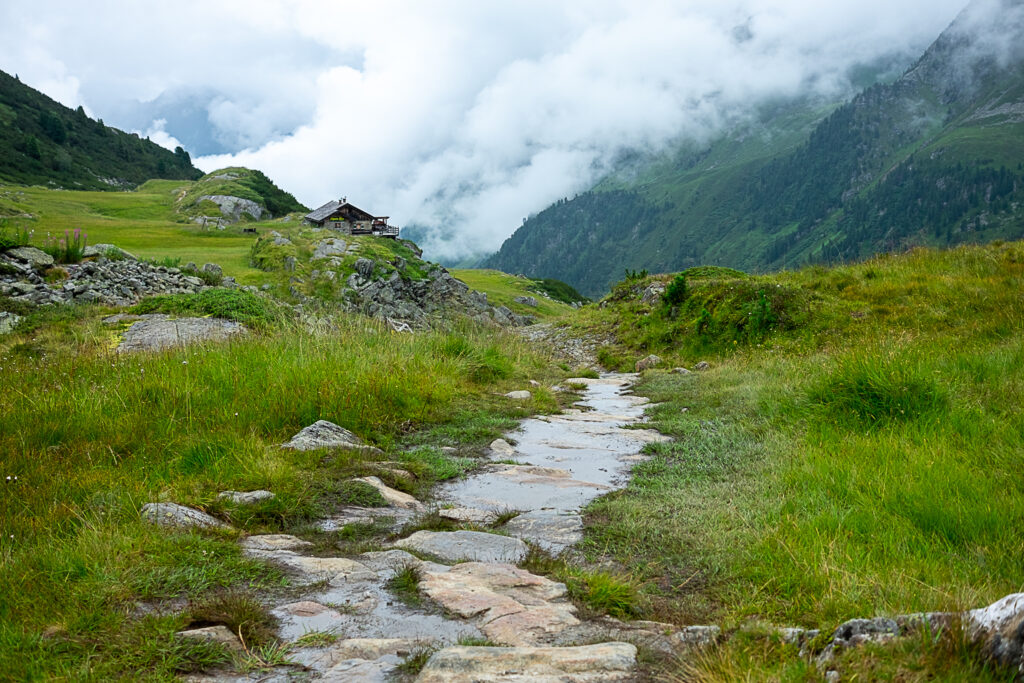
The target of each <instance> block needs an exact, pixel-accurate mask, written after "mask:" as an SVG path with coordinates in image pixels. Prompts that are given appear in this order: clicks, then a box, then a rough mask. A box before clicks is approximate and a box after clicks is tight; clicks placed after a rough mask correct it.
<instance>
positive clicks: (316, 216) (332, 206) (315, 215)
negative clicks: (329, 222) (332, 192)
mask: <svg viewBox="0 0 1024 683" xmlns="http://www.w3.org/2000/svg"><path fill="white" fill-rule="evenodd" d="M345 207H349V209H351V213H354V214H357V215H361V216H362V217H363V218H362V219H363V220H372V219H373V214H371V213H369V212H367V211H363V210H362V209H360V208H359V207H358V206H355V205H354V204H350V203H349V202H342V201H338V200H331V201H329V202H327V203H326V204H324V205H323V206H321V207H319V208H317V209H313V210H312V211H310V212H309V213H307V214H306V219H307V220H310V221H315V222H319V221H322V220H325V219H326V218H327V217H328V216H330V215H331V214H333V213H335V212H337V211H338V210H340V209H343V208H345Z"/></svg>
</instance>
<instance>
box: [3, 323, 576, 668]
mask: <svg viewBox="0 0 1024 683" xmlns="http://www.w3.org/2000/svg"><path fill="white" fill-rule="evenodd" d="M74 310H75V311H76V312H77V313H76V316H74V317H73V318H74V319H70V320H68V321H65V324H64V325H62V326H61V325H51V326H49V327H46V328H43V329H37V330H36V331H34V332H33V333H32V335H19V336H15V337H14V338H13V339H11V338H6V339H5V346H4V347H2V348H0V452H2V453H4V458H3V471H2V472H0V486H3V487H4V488H3V492H4V493H3V496H0V531H2V538H0V595H3V596H4V598H3V600H0V671H3V672H4V674H3V676H0V677H8V676H9V677H11V678H12V679H18V680H39V679H48V680H49V679H75V680H112V679H115V678H120V677H122V676H124V675H126V673H127V672H130V675H131V676H132V678H133V679H136V680H142V679H146V680H154V679H155V680H169V679H171V678H173V676H174V674H175V673H180V672H183V671H189V670H195V669H196V668H199V667H201V666H203V665H207V666H208V665H209V664H210V663H211V661H212V662H214V663H215V662H216V661H217V660H218V658H219V659H223V658H224V653H223V652H222V651H219V650H217V649H216V648H213V649H211V648H209V647H206V646H196V645H187V644H184V643H182V642H180V641H177V640H175V639H174V637H173V633H174V632H175V631H176V630H179V629H181V628H183V627H184V626H186V625H187V624H188V621H189V619H188V617H187V610H185V609H183V608H182V604H181V603H178V604H177V605H172V604H171V603H168V602H167V601H169V600H175V599H180V598H185V599H191V598H195V597H196V596H198V595H199V594H200V593H203V592H205V591H208V590H215V591H216V590H223V589H224V587H227V586H234V587H235V590H236V591H240V593H241V595H243V596H245V595H248V594H249V592H250V591H252V590H259V591H263V592H265V591H274V590H283V589H284V588H283V587H284V584H285V583H286V582H285V581H284V580H283V579H282V577H281V575H280V574H278V573H277V572H276V571H275V570H272V569H268V568H267V567H266V566H265V565H262V564H261V563H257V562H254V561H250V560H248V559H245V558H244V557H242V555H241V554H240V550H239V548H238V546H237V544H236V543H235V540H236V537H237V535H238V534H237V533H236V532H208V533H194V532H193V533H188V532H178V533H171V532H166V531H158V530H155V529H153V528H152V527H151V526H149V525H148V524H145V523H143V522H142V521H141V520H140V518H139V509H140V507H141V506H142V505H143V504H144V503H146V502H149V501H175V502H180V503H184V504H188V505H193V506H197V507H199V508H203V509H207V510H210V511H213V512H216V513H217V514H219V515H220V516H221V517H222V518H223V519H227V520H230V521H231V522H232V523H233V524H234V526H236V527H237V528H239V529H243V530H244V531H246V532H249V533H260V532H264V533H265V532H274V531H287V532H289V533H299V534H303V535H305V536H306V537H308V538H312V539H313V540H316V541H317V542H318V543H322V544H323V545H322V547H323V548H325V549H326V548H332V549H333V551H334V552H337V548H336V547H335V545H334V544H335V543H336V542H337V541H339V540H341V539H342V538H344V536H342V535H335V536H329V537H327V536H323V534H322V533H319V532H316V531H315V530H314V529H312V527H311V526H310V525H309V522H310V520H312V519H316V518H319V517H322V516H324V515H326V514H328V513H329V512H331V511H332V510H334V509H336V508H337V507H338V506H340V505H344V504H346V503H360V504H374V499H375V497H374V496H372V495H369V494H372V491H367V490H364V488H365V487H363V488H360V487H359V486H357V485H355V484H352V483H351V482H350V481H348V480H349V479H350V478H351V477H353V476H364V475H367V474H377V475H378V476H382V477H385V478H386V479H388V481H389V483H391V484H392V485H394V486H402V487H404V488H405V490H409V486H410V484H409V483H408V482H406V483H404V484H403V483H402V481H401V480H399V479H397V478H389V475H388V474H387V473H386V472H383V471H382V470H381V469H380V468H379V467H378V466H376V465H375V464H374V462H373V461H374V460H376V459H381V460H401V461H402V462H403V467H407V468H408V469H409V470H410V471H413V472H415V473H416V475H417V480H416V483H415V484H414V486H419V487H428V486H429V485H430V484H431V483H433V482H434V481H436V480H437V479H440V478H446V477H451V476H457V475H458V474H460V473H462V472H464V471H465V470H466V468H467V467H469V466H472V462H473V461H472V460H471V459H468V458H455V457H449V456H446V455H444V454H442V453H441V452H440V451H438V450H436V449H434V448H431V447H430V446H429V444H430V443H431V442H430V440H429V439H427V440H426V444H427V445H426V446H424V447H421V448H419V449H417V450H415V451H411V452H407V451H406V450H404V448H401V447H400V446H399V443H400V441H401V440H402V439H406V438H407V437H406V436H404V435H406V434H408V433H410V432H414V431H416V430H424V429H426V428H433V429H434V430H437V431H438V433H440V434H444V435H456V436H457V438H458V439H459V444H460V447H463V448H465V447H467V446H470V447H471V446H474V445H479V444H481V443H482V444H485V443H487V442H489V440H491V439H493V438H495V437H496V436H498V435H499V434H500V430H501V429H507V428H509V426H510V419H509V418H515V417H521V416H525V415H526V414H528V413H531V412H535V411H537V410H540V411H546V410H551V409H553V408H554V407H555V405H556V404H555V403H554V401H553V399H552V398H551V396H550V395H549V394H546V393H544V392H538V393H537V394H536V396H535V399H534V401H533V402H531V404H530V405H526V406H523V405H519V404H514V402H510V401H508V400H507V399H504V398H503V397H501V396H500V395H499V394H500V392H504V391H508V390H509V389H511V388H521V387H522V386H523V385H525V383H526V379H527V378H533V377H536V378H537V379H540V380H547V381H552V380H555V378H553V377H550V376H548V371H547V368H548V367H550V366H549V365H548V364H547V362H546V360H545V359H544V358H542V357H540V356H538V355H535V354H534V353H533V352H532V351H531V350H530V349H529V348H527V347H526V346H525V344H524V343H523V342H521V341H520V340H519V339H518V338H517V337H515V335H511V334H509V335H505V334H502V333H500V332H498V333H496V332H495V331H493V330H488V331H481V330H478V329H476V328H470V327H466V328H462V329H455V330H453V331H450V332H446V333H439V332H437V333H435V332H420V333H417V334H416V335H399V334H395V333H393V332H391V331H390V330H389V329H388V328H387V327H386V326H381V325H377V324H375V323H372V322H368V321H366V320H365V319H363V318H359V317H352V318H343V319H340V320H338V321H336V324H335V327H334V329H333V331H332V332H330V333H329V334H313V333H310V332H306V331H303V330H298V329H296V330H278V331H276V332H270V333H267V334H264V335H260V334H254V335H251V336H250V337H248V338H246V339H244V340H242V341H238V342H236V343H230V344H218V345H205V346H204V345H198V346H193V347H190V348H187V349H179V350H173V351H167V352H164V353H156V354H137V355H132V356H124V357H122V356H118V355H115V354H113V353H112V352H111V351H110V350H109V348H110V347H109V342H108V339H109V334H110V333H109V331H108V330H105V329H103V327H102V326H101V325H100V324H99V322H98V320H99V318H100V317H102V315H105V312H104V311H103V310H100V309H89V308H87V307H85V308H82V307H80V308H76V309H74ZM58 313H59V311H58V312H54V313H53V315H57V314H58ZM53 322H54V321H51V323H53ZM47 334H50V335H58V336H60V337H61V340H62V341H63V344H57V343H47V342H46V341H45V340H44V339H43V337H45V336H46V335H47ZM496 334H497V336H495V335H496ZM51 341H53V340H51ZM40 348H47V349H52V351H51V352H50V353H47V354H46V355H45V356H42V357H41V355H40V352H39V349H40ZM555 381H557V380H555ZM319 419H326V420H330V421H332V422H335V423H337V424H340V425H342V426H343V427H346V428H348V429H350V430H352V431H353V432H355V433H356V434H357V435H359V436H360V437H362V438H364V439H366V440H367V441H369V442H371V443H374V444H376V445H378V446H381V447H383V448H384V449H385V450H386V451H388V453H387V455H385V456H373V455H370V454H363V453H357V452H341V453H334V454H330V455H329V454H327V453H325V452H311V453H296V452H292V451H285V450H281V449H279V448H278V447H277V446H276V444H280V443H282V442H284V441H287V440H288V439H289V438H290V437H291V436H292V435H293V434H295V433H296V432H297V431H298V430H300V429H301V428H303V427H305V426H306V425H309V424H311V423H313V422H315V421H316V420H319ZM511 424H514V423H511ZM420 433H421V434H429V433H430V432H429V431H427V432H423V431H421V432H420ZM470 434H472V435H473V437H474V438H473V439H472V440H471V441H470V442H469V443H467V442H466V441H465V438H466V436H467V435H470ZM459 435H461V436H459ZM419 443H424V441H423V439H420V440H419ZM260 488H265V489H269V490H271V491H274V492H275V493H276V494H277V498H276V499H274V500H273V501H269V502H268V503H264V504H262V505H260V506H257V507H256V508H253V509H251V510H250V509H245V510H241V509H237V508H232V507H231V506H227V505H225V504H224V503H222V502H218V501H217V500H216V498H217V494H218V492H219V491H223V490H227V489H232V490H253V489H260ZM412 491H413V492H417V491H418V489H415V488H414V489H413V490H412ZM377 504H379V501H378V503H377ZM318 533H319V535H318ZM243 602H244V600H243ZM140 604H145V605H151V606H157V607H161V606H162V609H158V610H156V611H155V612H152V613H150V610H146V609H141V608H140ZM247 604H248V603H247ZM147 614H148V616H144V615H147Z"/></svg>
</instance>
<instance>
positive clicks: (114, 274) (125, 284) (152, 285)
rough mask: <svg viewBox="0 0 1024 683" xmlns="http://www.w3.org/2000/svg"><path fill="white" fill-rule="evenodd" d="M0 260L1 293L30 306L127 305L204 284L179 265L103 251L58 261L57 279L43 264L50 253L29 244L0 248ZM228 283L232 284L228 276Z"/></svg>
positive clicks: (49, 263)
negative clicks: (85, 258) (90, 257)
mask: <svg viewBox="0 0 1024 683" xmlns="http://www.w3.org/2000/svg"><path fill="white" fill-rule="evenodd" d="M37 252H38V253H37ZM39 254H42V255H43V256H45V257H46V258H45V259H43V258H41V257H40V256H39ZM47 259H48V260H47ZM0 266H6V267H0V296H7V297H10V298H12V299H15V300H16V301H21V302H23V303H26V304H29V305H32V306H46V305H49V304H68V303H79V302H82V303H88V302H94V303H101V304H106V305H110V306H128V305H131V304H134V303H136V302H138V301H139V300H140V299H142V298H143V297H146V296H151V295H154V294H190V293H194V292H198V291H200V290H202V289H205V288H206V287H207V285H206V283H205V282H203V280H201V279H200V278H198V277H193V276H190V275H187V274H185V273H182V272H181V271H180V270H179V269H177V268H167V267H165V266H154V265H151V264H148V263H142V262H140V261H135V260H133V259H131V258H119V259H116V260H112V259H109V258H106V257H104V256H101V257H99V258H97V259H96V260H93V261H84V262H82V263H69V264H64V265H61V266H59V268H60V270H59V271H54V272H56V273H57V276H58V278H60V279H54V278H53V277H51V278H50V280H51V281H50V282H47V281H46V279H45V278H44V274H43V272H42V269H44V268H50V267H52V266H53V259H52V258H51V257H50V256H49V255H48V254H46V253H44V252H42V251H39V250H38V249H35V248H33V247H19V248H18V249H11V250H9V251H7V252H4V253H3V254H0ZM64 274H66V277H63V276H64ZM226 284H227V285H228V286H230V285H231V282H230V281H228V282H227V283H226Z"/></svg>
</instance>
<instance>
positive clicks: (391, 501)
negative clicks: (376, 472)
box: [352, 477, 426, 511]
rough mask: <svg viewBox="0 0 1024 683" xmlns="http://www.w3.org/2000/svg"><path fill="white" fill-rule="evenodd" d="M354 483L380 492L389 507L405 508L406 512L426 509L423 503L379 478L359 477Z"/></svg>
mask: <svg viewBox="0 0 1024 683" xmlns="http://www.w3.org/2000/svg"><path fill="white" fill-rule="evenodd" d="M352 481H359V482H362V483H364V484H369V485H370V486H372V487H373V488H375V489H377V490H378V491H380V495H381V496H383V498H384V500H386V501H387V503H388V505H391V506H392V507H396V508H403V509H405V510H416V511H420V510H423V509H425V508H426V506H424V505H423V503H421V502H419V501H418V500H416V499H415V498H413V497H412V496H410V495H409V494H408V493H403V492H401V491H398V490H396V489H393V488H391V487H390V486H388V485H387V484H385V483H384V482H382V481H381V480H380V479H378V478H377V477H359V478H356V479H353V480H352Z"/></svg>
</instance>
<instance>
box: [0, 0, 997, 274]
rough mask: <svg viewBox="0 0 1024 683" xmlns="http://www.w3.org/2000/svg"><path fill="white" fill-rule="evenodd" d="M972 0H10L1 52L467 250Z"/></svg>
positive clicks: (321, 197) (915, 33)
mask: <svg viewBox="0 0 1024 683" xmlns="http://www.w3.org/2000/svg"><path fill="white" fill-rule="evenodd" d="M984 1H985V2H990V1H991V0H984ZM964 4H966V0H904V1H901V0H896V1H895V2H893V0H831V1H830V2H828V3H823V2H818V1H805V0H799V1H798V0H734V1H728V0H690V1H688V2H684V1H677V2H659V1H650V2H647V1H643V0H622V1H619V0H578V1H565V2H557V1H554V0H514V1H513V0H506V1H505V2H492V1H488V0H459V1H451V2H444V1H438V2H431V1H424V0H420V1H413V0H409V1H407V2H387V1H380V0H374V1H372V2H370V1H367V0H360V1H359V2H338V1H335V2H313V1H305V0H200V1H198V2H192V1H189V0H177V1H176V2H173V3H162V2H161V3H157V2H140V1H139V0H123V1H115V0H92V1H91V2H88V3H82V2H77V1H74V2H52V1H49V0H4V2H3V3H2V6H0V69H3V70H4V71H7V72H10V73H17V74H19V76H20V77H21V80H22V81H23V82H25V83H27V84H29V85H31V86H33V87H35V88H37V89H39V90H42V91H43V92H45V93H46V94H48V95H50V96H51V97H53V98H55V99H57V100H59V101H60V102H62V103H64V104H66V105H68V106H71V107H75V106H78V105H80V104H81V105H83V106H84V107H85V108H86V110H87V111H88V112H89V113H90V114H92V115H93V116H95V117H100V118H103V119H104V121H105V122H106V123H108V124H111V125H117V126H119V127H124V128H127V129H129V130H138V131H140V132H141V133H143V134H148V135H150V136H151V138H152V139H153V140H155V141H157V142H160V143H161V144H164V145H167V146H171V147H173V146H174V145H175V144H178V142H179V141H182V140H190V141H193V142H192V144H191V146H192V147H193V149H190V150H189V151H190V152H192V154H193V158H194V161H195V162H196V164H197V165H198V166H199V167H200V168H202V169H204V170H207V171H210V170H213V169H215V168H219V167H222V166H226V165H245V166H250V167H254V168H259V169H261V170H263V171H264V172H266V173H267V174H268V175H269V176H270V177H271V178H272V179H273V180H274V181H275V182H276V183H277V184H278V185H279V186H281V187H283V188H284V189H286V190H289V191H291V192H293V193H294V194H295V195H296V196H297V197H298V198H299V200H300V201H302V202H303V203H305V204H307V205H309V206H312V207H315V206H318V205H320V204H322V203H324V202H325V201H327V200H329V199H332V198H338V197H340V196H342V195H345V196H347V197H348V198H349V200H350V201H352V202H353V203H355V204H357V205H359V206H361V207H363V208H365V209H367V210H369V211H371V212H373V213H378V214H389V215H391V216H392V219H393V220H392V222H394V223H397V224H399V225H407V224H412V223H416V224H419V225H422V226H426V227H429V228H431V229H432V230H431V232H430V237H429V238H428V239H427V240H426V241H427V244H426V245H425V246H427V247H428V254H427V255H428V256H432V257H434V258H440V257H445V258H452V257H458V256H461V255H466V254H470V253H480V252H485V251H493V250H495V249H497V247H499V246H500V245H501V242H502V241H503V240H504V239H505V238H506V237H508V236H509V235H510V234H511V233H512V232H513V231H514V230H515V228H517V227H518V226H519V224H520V223H521V222H522V219H523V217H525V216H526V215H528V214H529V213H532V212H536V211H539V210H540V209H543V208H544V207H545V206H547V205H548V204H549V203H550V202H552V201H553V200H555V199H558V198H560V197H563V196H571V195H573V194H574V193H576V192H578V191H581V190H583V189H586V188H587V187H588V186H589V184H590V183H592V182H593V181H594V179H595V178H596V177H597V176H598V175H599V174H600V173H601V172H602V170H604V169H605V168H606V164H607V163H608V162H609V160H610V159H612V158H614V156H615V154H616V153H617V152H619V151H622V150H625V149H641V150H658V149H659V148H662V147H664V146H665V145H667V144H670V143H671V142H672V141H674V140H677V139H679V138H680V137H697V138H701V137H706V136H708V135H712V134H714V133H715V132H716V131H719V130H721V128H722V127H723V126H724V125H726V123H727V122H729V121H731V120H735V119H736V117H738V116H742V114H743V112H744V111H746V110H747V109H749V107H750V106H751V105H752V104H756V103H757V102H759V101H763V100H764V99H765V98H770V97H775V96H787V95H793V94H797V93H799V92H801V91H803V90H808V89H811V90H814V91H816V92H819V93H823V94H826V95H830V96H837V95H841V94H843V93H844V92H847V91H849V89H850V84H849V82H848V80H847V73H848V69H849V67H850V66H852V65H854V64H857V63H861V62H865V61H868V60H872V59H875V58H878V57H881V56H885V55H891V54H893V53H904V54H916V53H919V52H920V51H921V50H923V49H924V48H925V47H927V45H928V44H929V43H930V42H931V41H932V40H934V39H935V37H937V36H938V34H939V33H940V32H941V31H942V30H943V29H944V28H945V27H946V26H947V25H948V24H949V23H950V21H952V19H953V18H954V17H955V16H956V15H957V13H958V11H959V10H960V9H961V8H962V7H963V6H964ZM188 146H189V145H186V147H188ZM196 147H200V149H196ZM218 151H219V152H227V153H223V154H216V155H211V156H200V155H201V154H203V153H209V152H218Z"/></svg>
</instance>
